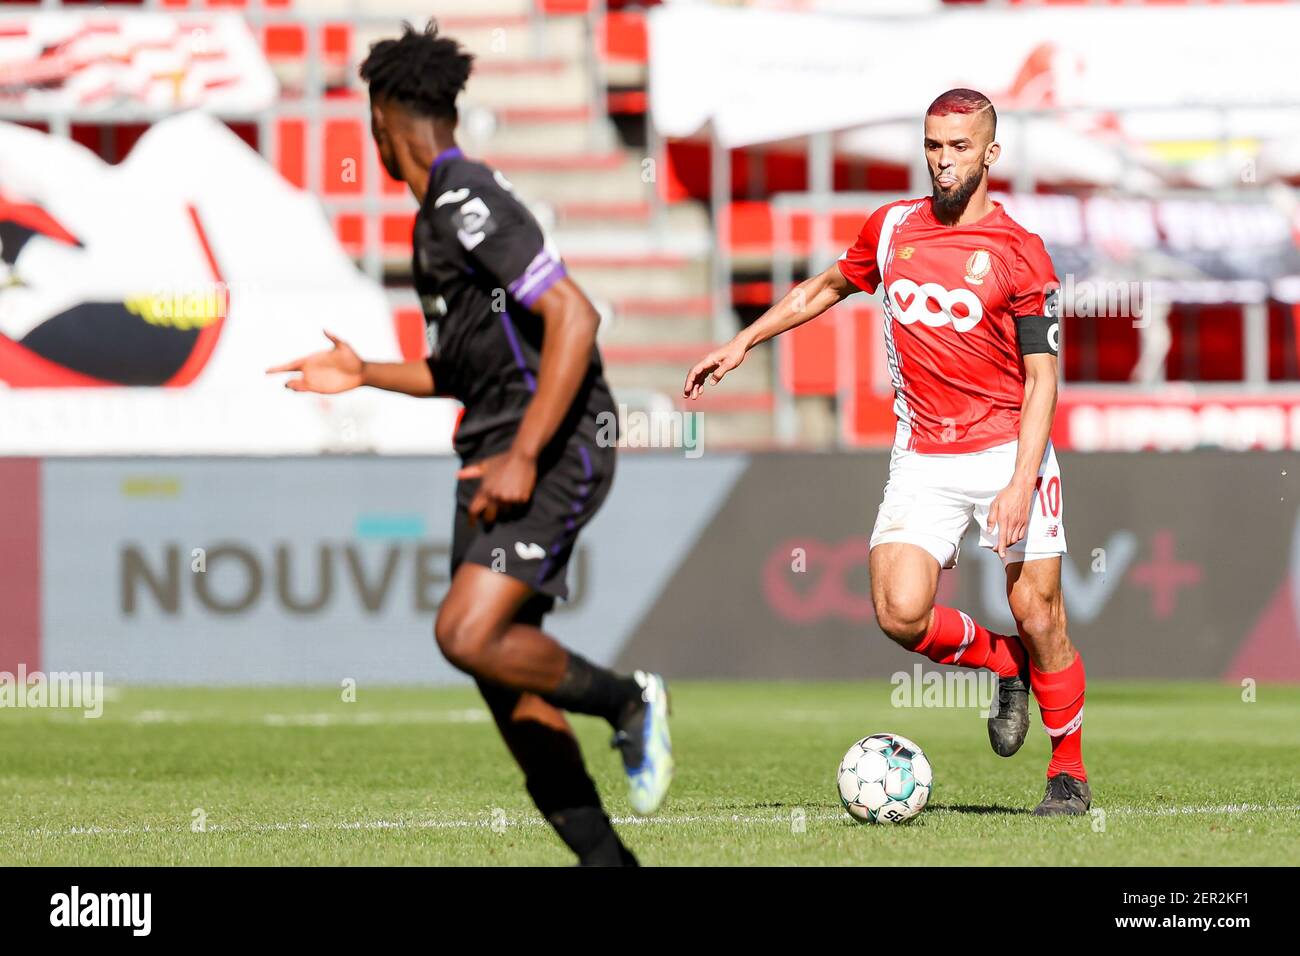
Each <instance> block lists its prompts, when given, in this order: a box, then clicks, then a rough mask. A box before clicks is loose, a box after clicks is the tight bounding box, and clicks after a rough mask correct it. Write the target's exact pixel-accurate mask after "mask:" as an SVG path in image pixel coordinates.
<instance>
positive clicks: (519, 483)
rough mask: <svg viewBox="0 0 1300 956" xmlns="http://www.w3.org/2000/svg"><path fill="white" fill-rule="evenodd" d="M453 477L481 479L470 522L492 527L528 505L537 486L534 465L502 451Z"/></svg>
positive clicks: (515, 453)
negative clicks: (506, 516) (500, 519)
mask: <svg viewBox="0 0 1300 956" xmlns="http://www.w3.org/2000/svg"><path fill="white" fill-rule="evenodd" d="M456 477H457V478H480V479H482V482H481V483H480V484H479V486H478V491H476V492H475V493H474V497H473V499H472V500H471V501H470V503H469V523H470V524H471V525H473V524H477V523H478V522H479V521H480V520H482V521H483V523H484V524H491V523H492V522H494V521H496V520H497V518H498V517H502V516H504V515H505V514H506V513H507V512H508V511H510V510H512V509H514V508H522V507H523V506H524V505H526V504H527V503H528V499H529V498H531V497H532V496H533V486H534V485H535V484H536V483H537V462H536V460H534V459H533V458H531V457H529V456H528V455H525V454H522V453H520V452H516V451H513V450H511V451H505V452H502V453H501V454H499V455H493V456H491V457H490V458H484V459H483V460H482V461H476V462H474V463H473V464H469V465H466V466H465V467H464V468H462V469H461V470H460V471H458V472H456Z"/></svg>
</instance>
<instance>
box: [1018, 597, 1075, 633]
mask: <svg viewBox="0 0 1300 956" xmlns="http://www.w3.org/2000/svg"><path fill="white" fill-rule="evenodd" d="M1013 610H1014V611H1015V615H1016V623H1017V624H1019V625H1020V630H1021V632H1022V633H1023V634H1024V635H1025V636H1026V637H1028V638H1031V639H1033V640H1035V641H1047V640H1051V639H1052V638H1054V637H1057V636H1062V637H1063V636H1064V635H1065V614H1064V613H1063V610H1062V609H1061V608H1060V607H1059V606H1058V605H1055V604H1053V603H1051V602H1048V601H1035V602H1033V603H1031V604H1027V605H1025V606H1022V607H1018V608H1014V609H1013Z"/></svg>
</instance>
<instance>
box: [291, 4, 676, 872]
mask: <svg viewBox="0 0 1300 956" xmlns="http://www.w3.org/2000/svg"><path fill="white" fill-rule="evenodd" d="M472 61H473V58H472V57H471V55H470V54H468V53H466V52H465V51H464V50H463V49H462V48H461V47H460V46H459V44H457V43H456V41H455V40H453V39H451V38H450V37H446V36H440V35H439V34H438V30H437V25H436V23H434V22H432V21H430V23H429V25H428V27H427V28H426V29H425V30H424V31H423V32H420V31H416V30H414V29H413V28H412V27H411V26H410V25H409V24H407V25H405V26H404V29H403V33H402V36H401V37H400V38H398V39H389V40H382V41H380V42H378V43H375V44H374V45H373V46H371V48H370V54H369V56H368V57H367V58H366V60H365V62H364V63H362V64H361V78H362V79H363V80H365V81H366V82H367V83H368V84H369V87H370V115H371V129H372V132H373V133H374V137H375V142H376V144H377V145H378V147H379V154H380V157H381V159H382V161H383V163H384V168H385V169H387V170H388V173H389V175H391V176H392V177H394V178H395V179H401V180H404V181H405V182H406V184H407V185H408V186H409V187H410V189H411V192H412V193H413V194H414V196H415V198H416V200H417V201H418V202H419V203H420V210H419V213H418V214H417V215H416V219H415V235H414V273H415V284H416V290H417V291H418V293H419V295H420V301H421V304H422V307H423V310H424V316H425V323H426V326H427V329H428V341H429V347H430V351H431V355H430V357H429V358H428V359H427V360H426V359H421V360H418V361H412V362H366V361H363V360H362V359H361V358H360V357H359V356H358V355H357V354H356V353H355V352H354V351H353V350H352V349H351V348H350V347H349V346H348V345H347V343H346V342H342V341H340V340H339V339H337V338H335V337H334V336H332V335H330V334H329V333H328V332H326V333H325V334H326V335H327V336H328V337H329V339H330V341H331V342H332V343H333V348H332V349H329V350H327V351H323V352H317V353H315V354H314V355H309V356H307V357H305V358H302V359H299V360H298V361H295V362H289V363H287V364H285V365H281V366H278V367H276V368H273V369H271V370H270V371H272V372H294V373H298V374H297V375H296V377H294V378H291V379H290V380H288V381H287V382H286V383H285V384H286V387H288V388H290V389H292V390H294V391H300V392H322V393H335V392H342V391H346V390H348V389H351V388H356V387H359V386H361V385H370V386H373V387H375V388H383V389H388V390H390V391H394V392H403V393H405V394H407V395H415V396H432V395H437V396H448V397H452V398H456V399H459V400H460V401H461V402H462V403H463V404H464V406H465V412H464V416H463V418H462V420H461V423H460V427H459V428H458V429H457V432H456V438H455V446H456V452H457V454H458V455H459V456H460V458H461V461H462V464H463V467H462V468H461V470H460V472H459V473H458V477H459V481H458V483H457V487H456V522H455V533H454V539H453V544H452V556H451V567H452V578H451V586H450V588H449V589H448V592H447V595H446V597H445V598H444V600H443V602H442V605H441V606H440V607H439V610H438V617H437V621H436V622H435V624H434V634H435V637H436V639H437V643H438V647H439V648H440V649H441V650H442V653H443V654H444V655H445V656H446V658H447V660H449V661H450V662H451V663H452V664H454V665H455V666H456V667H457V668H459V669H460V670H462V671H464V672H466V673H467V674H469V675H470V676H472V677H473V678H474V680H475V681H476V682H477V683H478V686H479V689H480V691H481V692H482V694H483V698H484V700H485V701H486V702H487V705H488V708H489V709H490V710H491V712H492V715H493V717H494V718H495V720H496V723H497V726H498V727H499V728H500V731H501V735H502V737H504V738H505V742H506V745H507V746H508V747H509V749H510V751H511V753H512V754H514V757H515V759H516V760H517V761H518V763H519V765H520V767H521V768H522V769H523V772H524V778H525V783H526V786H527V788H528V792H529V794H530V795H531V796H532V798H533V801H534V803H536V804H537V808H538V810H540V811H541V813H542V815H543V816H544V817H545V818H546V819H547V821H548V822H549V823H550V824H551V826H552V827H554V828H555V831H556V833H558V834H559V836H560V838H561V839H562V840H563V841H564V842H565V843H566V844H567V845H568V846H569V848H570V849H572V850H573V852H574V853H576V854H577V856H578V859H579V862H580V863H582V864H585V865H593V866H600V865H606V866H618V865H635V864H636V858H635V857H634V856H633V855H632V854H631V853H630V852H629V851H628V850H627V848H626V847H625V846H624V845H623V844H622V842H621V841H620V840H619V838H618V835H617V834H616V833H615V832H614V829H613V827H612V826H611V824H610V821H609V818H608V816H607V815H606V814H605V811H604V809H603V808H602V807H601V803H600V798H599V796H598V795H597V793H596V788H595V785H594V784H593V783H592V781H591V778H590V777H589V776H588V775H587V772H586V769H585V768H584V766H583V762H582V754H581V752H580V750H579V748H578V743H577V740H576V739H575V738H574V736H573V732H572V730H571V729H570V727H569V724H568V721H567V720H566V719H565V716H564V713H563V712H564V711H572V712H573V713H579V714H591V715H595V716H598V717H603V718H605V719H606V720H607V721H609V723H610V725H611V726H612V727H613V729H614V745H615V746H616V747H618V748H619V750H620V751H621V753H622V757H623V763H624V768H625V770H626V772H627V777H628V784H629V797H630V801H631V804H632V808H633V809H634V810H635V811H636V812H637V813H640V814H649V813H653V812H654V811H655V810H657V809H658V807H659V805H660V804H661V803H662V802H663V799H664V797H665V795H666V794H667V791H668V785H669V783H670V782H671V779H672V774H673V757H672V749H671V744H670V741H669V737H668V720H667V714H668V695H667V690H666V688H665V686H664V682H663V679H662V678H661V677H659V676H658V675H657V674H648V673H644V672H642V671H637V672H635V673H634V674H632V675H631V676H621V675H618V674H615V673H613V672H611V671H609V670H606V669H605V668H602V667H597V666H595V665H594V664H592V663H590V662H589V661H586V660H584V659H583V658H581V657H579V656H578V655H577V654H574V653H572V652H570V651H568V650H566V649H565V648H564V647H563V646H562V645H561V644H559V643H558V642H557V641H556V640H555V639H554V638H552V637H551V636H550V635H548V634H547V633H545V632H544V631H543V630H542V629H541V624H542V618H543V616H544V615H545V614H546V613H547V612H548V611H550V610H551V609H552V608H553V607H554V605H555V600H556V599H557V598H564V597H567V594H568V591H567V587H566V584H565V571H566V566H567V564H568V560H569V556H570V554H572V552H573V546H574V542H575V540H576V538H577V535H578V534H579V532H580V531H581V530H582V528H583V526H584V525H586V523H587V522H588V521H590V520H591V518H592V516H593V515H594V514H595V513H596V511H597V509H598V508H599V507H600V505H601V503H602V502H603V501H604V499H605V496H606V495H607V494H608V493H609V489H610V485H611V483H612V481H613V477H614V459H615V454H616V449H615V448H614V447H612V446H611V445H609V443H608V441H605V442H603V443H602V442H598V441H597V434H598V428H597V415H599V414H600V413H602V412H608V413H610V414H611V415H612V414H613V411H614V406H613V400H612V399H611V397H610V392H609V387H608V386H607V385H606V384H605V378H604V374H603V371H602V368H601V362H600V354H599V352H598V351H597V349H596V327H597V324H598V318H597V315H596V312H595V310H594V309H593V308H592V305H591V303H590V302H589V301H588V300H587V297H586V296H585V295H584V294H583V293H582V291H581V290H580V289H579V288H578V286H577V285H575V284H574V282H573V280H572V279H570V278H569V277H568V276H567V274H566V272H565V268H564V263H563V262H562V260H561V259H560V258H559V256H558V255H557V254H556V252H555V251H554V250H553V249H552V248H551V247H550V245H549V244H548V243H547V242H546V241H545V238H544V237H543V235H542V231H541V228H540V227H539V226H538V224H537V222H536V220H535V219H534V218H533V216H532V214H531V213H530V212H529V211H528V210H527V208H525V207H524V205H523V203H521V202H520V201H519V199H518V198H517V197H516V196H515V195H514V192H513V190H512V188H511V186H510V183H509V182H508V181H507V180H506V179H505V178H504V177H503V176H502V175H501V174H500V173H499V172H496V171H495V170H493V169H491V168H489V167H487V166H485V165H484V164H482V163H479V162H475V161H473V160H471V159H468V158H466V157H465V156H464V155H463V154H462V153H461V151H460V149H459V148H457V146H456V141H455V130H456V119H457V114H456V98H457V96H458V95H459V94H460V92H461V90H462V89H463V88H464V86H465V83H466V81H467V80H468V79H469V74H470V69H471V65H472Z"/></svg>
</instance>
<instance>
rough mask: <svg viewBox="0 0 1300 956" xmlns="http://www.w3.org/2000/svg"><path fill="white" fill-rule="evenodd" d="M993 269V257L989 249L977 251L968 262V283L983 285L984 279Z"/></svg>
mask: <svg viewBox="0 0 1300 956" xmlns="http://www.w3.org/2000/svg"><path fill="white" fill-rule="evenodd" d="M992 268H993V257H992V256H990V255H989V251H988V250H987V249H976V250H975V251H974V252H972V253H971V254H970V258H969V259H967V260H966V281H967V282H969V283H970V284H971V285H983V284H984V277H985V276H986V275H988V274H989V271H990V270H991V269H992Z"/></svg>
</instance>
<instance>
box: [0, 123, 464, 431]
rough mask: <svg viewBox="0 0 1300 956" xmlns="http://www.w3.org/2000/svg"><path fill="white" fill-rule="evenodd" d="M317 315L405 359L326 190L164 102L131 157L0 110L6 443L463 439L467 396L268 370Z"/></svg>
mask: <svg viewBox="0 0 1300 956" xmlns="http://www.w3.org/2000/svg"><path fill="white" fill-rule="evenodd" d="M322 329H329V330H330V331H331V332H333V333H334V334H336V335H339V336H341V337H342V338H344V339H346V340H348V341H349V342H350V343H351V344H352V345H353V346H354V347H355V348H356V349H357V351H358V352H359V353H360V354H361V355H363V356H364V357H366V358H369V359H373V360H377V361H381V360H398V359H400V358H401V357H402V356H401V350H400V348H399V346H398V339H397V333H396V329H395V327H394V324H393V318H392V312H391V308H390V305H389V303H388V300H387V298H386V297H385V295H384V292H383V290H382V289H381V288H380V287H379V286H378V284H377V283H375V282H373V281H371V280H369V279H367V278H366V277H364V276H363V275H362V274H361V273H360V272H358V270H357V269H356V267H355V266H354V265H353V263H352V262H351V260H349V259H348V257H347V255H346V254H345V253H344V251H343V250H342V249H341V248H340V246H339V244H338V241H337V239H336V238H335V236H334V233H333V231H332V230H331V228H330V226H329V223H328V222H327V221H326V219H325V217H324V215H323V213H322V212H321V209H320V206H319V204H318V203H317V202H316V200H315V199H313V198H312V197H311V196H310V195H308V194H306V193H303V192H301V191H299V190H297V189H295V188H293V187H292V186H290V185H289V184H288V183H286V182H285V181H284V180H283V179H282V178H281V177H280V176H279V175H278V174H277V173H276V172H275V170H273V169H272V168H271V167H270V166H268V165H267V164H266V162H265V161H264V160H263V159H262V158H261V157H260V156H259V155H258V154H257V153H256V152H255V151H253V150H252V149H250V148H249V147H248V146H247V145H246V144H245V143H244V142H243V141H242V140H240V139H239V138H238V137H237V136H236V135H235V134H234V133H232V132H231V131H230V130H229V129H227V128H226V127H225V126H224V125H222V124H221V123H219V122H217V121H216V120H214V119H212V118H210V117H208V116H206V115H204V114H201V113H198V112H190V113H185V114H181V115H179V116H175V117H171V118H169V119H165V120H162V121H160V122H158V123H156V124H155V125H153V126H152V127H151V128H150V129H149V130H148V132H146V133H145V134H144V135H143V136H142V137H141V138H140V140H139V142H138V143H137V144H136V146H135V148H134V149H133V150H132V151H131V154H130V156H129V157H128V158H127V159H126V161H125V162H123V163H121V164H120V165H118V166H109V165H107V164H105V163H103V162H102V161H101V160H100V159H99V158H98V157H96V156H95V155H94V154H93V153H91V152H90V151H88V150H86V149H84V148H83V147H81V146H79V145H77V144H76V143H73V142H70V141H68V140H64V139H59V138H56V137H52V136H48V135H46V134H44V133H40V132H37V131H35V130H31V129H27V128H25V127H21V126H14V125H9V124H0V454H6V453H7V454H142V453H143V454H148V453H153V454H206V453H219V454H230V453H252V454H286V453H289V454H305V453H312V452H319V451H360V450H366V451H371V450H373V451H387V452H425V453H438V452H445V451H449V450H450V438H451V432H452V428H453V426H454V423H455V416H456V410H457V406H456V405H454V404H453V403H450V402H446V401H442V400H424V401H421V400H416V399H410V398H406V397H404V396H398V395H392V394H386V393H379V392H373V391H371V390H365V391H364V392H356V393H349V394H344V395H338V396H304V395H298V394H294V393H289V392H287V391H286V390H285V389H284V388H283V376H277V377H268V376H266V375H265V374H264V371H265V369H266V368H268V367H269V366H271V365H273V364H278V363H281V362H284V361H287V360H289V359H292V358H296V357H298V356H301V355H304V354H306V353H308V352H314V351H317V350H319V349H322V348H328V347H329V343H328V341H327V340H326V338H325V336H324V335H323V334H322ZM6 386H7V387H6Z"/></svg>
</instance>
